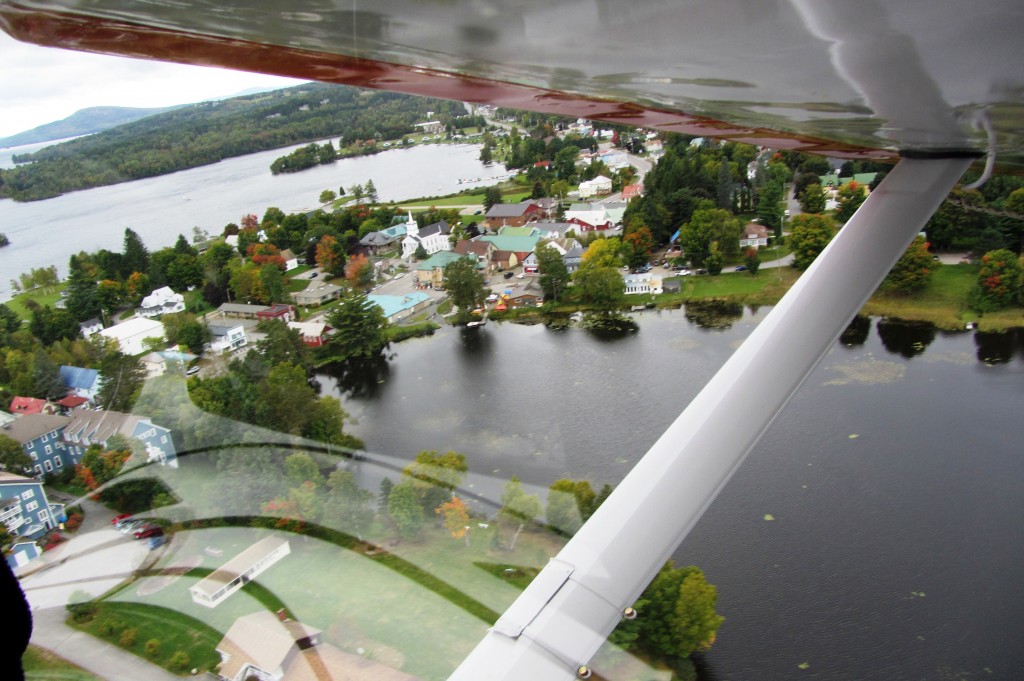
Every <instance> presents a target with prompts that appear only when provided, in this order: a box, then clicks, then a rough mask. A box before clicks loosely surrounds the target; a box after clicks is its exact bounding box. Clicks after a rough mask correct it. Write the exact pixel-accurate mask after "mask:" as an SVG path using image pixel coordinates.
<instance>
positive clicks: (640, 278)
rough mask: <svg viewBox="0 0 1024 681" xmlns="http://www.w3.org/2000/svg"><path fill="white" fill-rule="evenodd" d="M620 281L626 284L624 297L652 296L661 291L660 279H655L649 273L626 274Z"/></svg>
mask: <svg viewBox="0 0 1024 681" xmlns="http://www.w3.org/2000/svg"><path fill="white" fill-rule="evenodd" d="M622 279H623V281H624V282H625V284H626V295H641V294H644V293H652V294H654V293H661V291H662V289H661V277H656V276H654V275H653V274H651V273H650V272H644V273H642V274H627V275H626V276H624V277H623V278H622Z"/></svg>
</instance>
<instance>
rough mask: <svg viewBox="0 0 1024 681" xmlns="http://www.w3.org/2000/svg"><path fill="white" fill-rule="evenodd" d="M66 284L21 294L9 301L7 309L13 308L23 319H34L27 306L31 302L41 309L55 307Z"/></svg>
mask: <svg viewBox="0 0 1024 681" xmlns="http://www.w3.org/2000/svg"><path fill="white" fill-rule="evenodd" d="M65 285H66V282H61V283H59V284H57V285H56V286H45V287H42V288H37V289H32V290H31V291H26V292H25V293H19V294H18V295H16V296H14V297H13V298H11V299H10V300H8V301H7V303H6V304H7V307H9V308H11V309H12V310H13V311H14V312H16V313H17V314H18V316H19V317H21V318H22V319H29V318H31V317H32V313H31V312H30V311H29V309H28V307H27V306H26V304H28V303H29V301H30V300H31V301H34V302H35V303H36V304H37V305H39V306H40V307H45V306H47V305H49V306H50V307H53V306H54V304H55V303H56V302H57V301H58V300H60V292H61V291H63V290H64V287H65Z"/></svg>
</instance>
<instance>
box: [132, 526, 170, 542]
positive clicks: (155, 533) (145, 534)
mask: <svg viewBox="0 0 1024 681" xmlns="http://www.w3.org/2000/svg"><path fill="white" fill-rule="evenodd" d="M163 534H164V528H162V527H160V526H159V525H144V526H142V527H140V528H139V529H137V530H135V532H133V533H132V536H133V537H135V538H136V539H147V538H149V537H161V536H163Z"/></svg>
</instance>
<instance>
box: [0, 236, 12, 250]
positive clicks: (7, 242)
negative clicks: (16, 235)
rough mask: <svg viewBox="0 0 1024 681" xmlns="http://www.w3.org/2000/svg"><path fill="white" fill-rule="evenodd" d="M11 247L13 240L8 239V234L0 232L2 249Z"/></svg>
mask: <svg viewBox="0 0 1024 681" xmlns="http://www.w3.org/2000/svg"><path fill="white" fill-rule="evenodd" d="M10 245H11V240H10V239H8V238H7V235H6V234H4V233H3V232H0V248H3V247H4V246H10Z"/></svg>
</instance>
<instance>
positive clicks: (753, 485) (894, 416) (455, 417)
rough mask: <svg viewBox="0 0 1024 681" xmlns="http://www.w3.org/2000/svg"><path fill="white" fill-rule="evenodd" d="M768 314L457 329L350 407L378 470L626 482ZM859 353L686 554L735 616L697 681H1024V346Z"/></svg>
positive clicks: (958, 337) (708, 520)
mask: <svg viewBox="0 0 1024 681" xmlns="http://www.w3.org/2000/svg"><path fill="white" fill-rule="evenodd" d="M765 312H766V311H765V310H761V311H760V312H757V313H751V312H749V311H744V312H741V313H740V316H739V317H737V318H735V319H734V323H733V324H732V326H731V328H726V329H715V330H710V329H704V328H699V327H698V326H696V325H695V324H694V323H693V321H691V318H693V319H696V318H697V317H698V315H696V314H694V313H693V311H689V312H688V313H685V314H684V312H683V311H671V312H660V313H656V312H650V313H643V314H641V315H640V316H639V317H638V320H639V322H640V326H641V328H640V331H639V333H636V334H634V335H631V336H628V337H626V338H623V339H619V340H613V341H602V340H599V339H597V338H594V337H593V336H591V335H589V334H587V333H586V332H583V331H580V330H577V329H570V330H567V331H562V332H554V331H549V330H548V329H546V328H545V327H543V326H516V325H512V324H504V325H493V324H492V325H489V326H487V327H486V328H484V329H478V330H463V331H458V330H446V331H443V332H441V333H440V334H438V335H437V336H435V337H433V338H429V339H420V340H414V341H410V342H406V343H402V344H400V345H398V346H396V347H394V348H393V349H392V350H393V353H394V358H393V360H392V362H391V363H390V367H389V369H388V370H387V371H386V372H383V373H381V374H379V375H376V376H371V377H368V378H367V380H366V381H365V382H364V383H363V385H362V386H361V388H360V390H359V391H358V396H357V397H353V396H352V395H351V394H348V396H347V397H346V399H345V401H346V408H347V409H349V410H350V411H351V412H352V414H353V415H354V416H356V417H357V418H358V419H359V424H358V426H356V427H355V429H354V430H355V432H356V434H358V435H359V436H360V437H362V438H363V439H364V440H365V441H366V443H367V446H368V448H369V449H370V450H372V451H373V452H376V453H381V454H384V455H388V456H394V457H396V458H398V459H412V458H413V457H414V456H415V454H416V453H418V452H419V451H420V450H423V449H437V450H440V451H446V450H448V449H453V450H455V451H459V452H462V453H465V454H466V455H467V458H468V461H469V466H470V471H471V473H480V474H484V475H490V474H493V475H495V477H497V478H502V479H508V478H509V477H511V476H512V475H517V476H519V477H520V478H522V479H523V480H524V481H525V482H529V483H534V484H537V485H541V486H546V485H547V484H549V483H550V482H551V481H553V480H555V479H557V478H559V477H572V478H586V479H589V480H591V481H593V482H594V483H596V484H595V486H596V485H599V484H602V483H606V482H607V483H612V484H614V483H616V482H617V481H618V480H620V479H621V478H622V477H623V476H624V475H625V474H626V472H627V471H628V470H629V468H630V467H631V466H632V465H633V464H634V463H635V462H636V461H637V460H638V459H639V458H640V457H641V456H642V454H643V453H644V452H645V451H646V449H647V448H648V447H649V446H650V445H651V444H653V442H654V441H655V439H656V438H657V437H658V436H659V435H660V434H661V433H662V431H663V430H664V429H665V428H666V426H667V425H668V424H669V423H670V422H671V421H672V420H673V419H674V418H675V417H676V416H677V415H678V413H679V411H681V410H682V408H683V407H684V406H685V405H686V404H687V402H688V401H689V400H690V399H691V398H692V397H693V396H694V395H696V393H697V392H698V391H699V390H700V388H701V387H702V386H703V384H704V382H705V381H706V380H707V379H708V378H710V377H711V375H712V374H713V373H714V372H715V371H716V370H717V369H718V367H719V366H721V364H723V363H724V362H725V360H726V359H727V358H728V356H729V354H730V353H731V352H732V350H733V349H734V348H735V347H736V346H737V345H738V344H739V343H740V342H741V341H742V340H743V338H745V337H746V335H747V334H748V333H749V332H750V330H751V329H752V328H753V326H754V325H755V324H756V323H757V322H758V321H759V320H760V319H761V318H762V317H763V316H764V314H765ZM846 341H847V342H848V343H851V344H850V345H844V344H843V343H837V345H836V346H835V347H834V348H833V350H832V351H831V352H830V353H829V354H828V355H827V356H826V357H825V359H824V360H823V362H822V363H821V365H819V367H818V368H817V369H816V370H815V371H814V372H813V373H812V374H811V376H810V377H809V379H808V380H807V382H806V383H805V384H804V386H803V387H802V388H801V390H800V392H799V393H798V394H797V395H796V397H795V398H794V399H793V400H792V401H791V402H790V404H789V405H788V406H787V407H786V409H785V411H784V412H783V413H782V414H781V416H780V417H779V418H778V419H777V420H776V422H775V423H774V424H773V425H772V427H771V428H770V430H769V431H768V432H767V433H766V435H765V436H764V437H763V438H762V440H761V441H760V442H759V443H758V445H757V446H756V448H755V449H754V451H753V452H752V453H751V455H750V456H749V458H748V459H747V461H746V462H745V463H744V464H743V466H742V467H741V468H740V470H739V472H738V473H737V474H736V476H735V477H734V478H733V479H732V480H731V481H730V482H729V484H728V485H727V487H726V488H725V490H724V491H723V492H722V493H721V495H720V496H719V497H718V499H717V500H716V501H715V502H714V504H713V505H712V506H711V508H710V510H709V511H708V513H707V514H706V515H705V517H704V518H703V520H702V521H701V522H700V523H699V524H698V526H697V528H696V530H695V531H694V532H693V533H692V534H691V535H690V537H689V538H687V540H686V541H685V542H684V544H683V545H682V546H681V547H680V548H679V549H678V550H677V552H676V554H675V560H676V561H677V562H678V563H681V564H691V563H692V564H697V565H699V566H701V567H702V568H703V569H704V570H705V572H706V574H707V576H708V579H709V581H711V582H712V583H714V584H716V585H717V587H718V593H719V611H720V612H721V613H722V614H723V615H724V616H725V617H726V622H725V624H724V625H723V627H722V628H721V630H720V631H719V637H718V642H717V643H716V644H715V647H714V649H713V651H712V652H711V653H710V654H709V655H707V657H706V658H705V665H706V668H705V669H704V670H703V678H705V679H707V680H716V681H717V680H722V681H725V680H728V681H756V680H762V679H763V680H765V681H768V680H771V679H789V678H794V679H822V680H825V679H829V680H835V679H850V680H854V679H857V680H863V679H887V680H888V679H980V678H993V679H1012V678H1019V677H1018V673H1019V669H1021V668H1022V667H1024V647H1022V646H1020V645H1019V643H1018V641H1017V637H1018V636H1019V633H1020V631H1021V624H1020V622H1021V621H1024V598H1022V587H1021V577H1020V575H1021V566H1020V558H1021V556H1024V530H1022V529H1021V519H1022V518H1024V495H1022V494H1021V490H1022V489H1024V457H1022V448H1021V445H1020V441H1021V434H1022V432H1024V431H1022V429H1021V425H1020V423H1021V421H1020V414H1021V403H1022V400H1021V398H1022V397H1024V334H1020V333H1012V334H1000V335H994V334H993V335H985V334H968V333H957V334H945V333H937V332H935V331H934V330H932V329H931V328H930V327H925V326H903V325H896V324H890V323H878V322H877V321H871V320H862V321H861V324H860V326H859V327H858V328H856V329H855V330H853V331H852V332H851V333H850V334H849V335H848V336H847V337H846ZM979 358H980V359H979ZM982 360H984V361H982ZM320 380H321V383H322V385H323V387H324V389H325V392H332V391H333V392H334V394H337V395H341V393H340V392H339V391H338V390H337V389H336V386H335V383H334V381H333V379H331V378H330V377H328V376H321V377H320ZM736 418H737V419H740V418H743V415H742V414H737V415H736ZM499 490H500V487H497V486H495V487H493V488H492V489H491V490H487V489H483V488H480V487H478V488H477V489H475V490H474V491H475V492H478V493H481V494H483V495H484V496H488V495H492V496H496V495H497V494H498V493H499ZM766 516H771V517H772V518H774V519H773V520H766V519H765V518H766ZM804 663H806V664H807V665H808V666H807V667H806V668H804V669H801V668H799V667H798V665H803V664H804Z"/></svg>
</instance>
